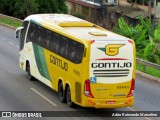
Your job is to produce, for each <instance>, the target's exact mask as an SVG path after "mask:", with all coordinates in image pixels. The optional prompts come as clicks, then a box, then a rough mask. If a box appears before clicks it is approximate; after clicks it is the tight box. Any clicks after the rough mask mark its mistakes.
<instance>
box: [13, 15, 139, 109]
mask: <svg viewBox="0 0 160 120" xmlns="http://www.w3.org/2000/svg"><path fill="white" fill-rule="evenodd" d="M16 38H17V39H20V52H19V64H20V68H21V69H23V70H24V71H26V72H27V73H28V76H29V79H31V80H32V79H34V78H36V79H38V80H39V81H41V82H42V83H44V84H46V85H47V86H49V87H51V88H52V89H53V90H55V91H56V92H58V96H59V99H60V101H61V102H66V103H67V104H68V105H69V106H70V107H73V105H75V104H77V105H80V106H83V107H94V108H121V107H127V106H132V105H133V104H134V86H135V64H136V61H135V60H136V57H135V53H136V51H135V44H134V41H133V40H131V39H129V38H126V37H124V36H121V35H118V34H115V33H113V32H110V31H108V30H106V29H104V28H102V27H100V26H97V25H95V24H93V23H91V22H88V21H85V20H82V19H80V18H77V17H74V16H71V15H67V14H35V15H31V16H28V17H27V18H26V19H25V20H24V21H23V26H22V27H19V28H17V30H16Z"/></svg>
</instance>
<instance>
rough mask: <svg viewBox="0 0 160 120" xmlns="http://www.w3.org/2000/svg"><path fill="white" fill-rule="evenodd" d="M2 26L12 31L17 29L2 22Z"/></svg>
mask: <svg viewBox="0 0 160 120" xmlns="http://www.w3.org/2000/svg"><path fill="white" fill-rule="evenodd" d="M0 25H1V26H4V27H7V28H9V29H12V30H16V28H15V27H13V26H10V25H7V24H5V23H1V22H0Z"/></svg>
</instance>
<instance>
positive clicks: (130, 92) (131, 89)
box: [127, 79, 135, 97]
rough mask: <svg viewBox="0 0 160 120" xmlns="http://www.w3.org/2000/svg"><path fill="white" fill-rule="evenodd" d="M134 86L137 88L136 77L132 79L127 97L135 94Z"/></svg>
mask: <svg viewBox="0 0 160 120" xmlns="http://www.w3.org/2000/svg"><path fill="white" fill-rule="evenodd" d="M134 88H135V79H132V83H131V88H130V91H129V93H128V96H127V97H131V96H133V95H134Z"/></svg>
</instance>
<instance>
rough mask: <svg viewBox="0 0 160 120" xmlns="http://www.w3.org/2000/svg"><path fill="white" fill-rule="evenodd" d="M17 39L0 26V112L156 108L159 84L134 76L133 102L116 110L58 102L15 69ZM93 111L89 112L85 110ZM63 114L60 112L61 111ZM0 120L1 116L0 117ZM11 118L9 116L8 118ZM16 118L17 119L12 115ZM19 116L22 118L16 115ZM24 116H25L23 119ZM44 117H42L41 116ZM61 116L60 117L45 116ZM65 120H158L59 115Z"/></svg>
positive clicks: (159, 100) (49, 91) (159, 102)
mask: <svg viewBox="0 0 160 120" xmlns="http://www.w3.org/2000/svg"><path fill="white" fill-rule="evenodd" d="M18 46H19V41H17V40H16V39H15V38H14V31H13V30H11V29H8V28H5V27H2V26H0V111H79V112H80V113H81V114H82V116H83V113H84V112H81V111H85V112H86V113H88V114H95V115H96V114H98V113H97V111H102V112H104V114H107V111H110V110H112V111H115V112H116V111H160V84H157V83H154V82H152V80H146V79H145V78H142V77H141V76H137V79H136V89H135V105H134V106H133V107H127V108H120V109H98V110H97V109H89V108H82V107H76V108H69V107H68V106H67V104H63V103H61V102H60V101H59V99H58V95H57V93H56V92H54V91H53V90H52V89H50V88H49V87H47V86H45V85H44V84H42V83H41V82H39V81H30V80H28V77H27V74H26V73H25V72H24V71H22V70H21V69H20V68H19V63H18V57H19V54H18V51H19V47H18ZM91 110H92V111H93V112H92V113H90V112H89V111H91ZM61 114H62V116H63V112H62V113H61ZM0 119H1V118H0ZM12 119H13V118H12ZM15 119H18V118H15ZM20 119H22V118H20ZM23 119H26V118H23ZM43 119H44V118H43ZM45 119H47V120H48V119H49V120H50V119H56V120H59V119H62V118H60V117H59V118H45ZM63 119H67V120H72V119H73V120H74V119H76V120H82V119H83V120H84V119H86V120H97V119H98V120H101V119H113V120H121V119H123V120H133V119H134V120H154V119H155V120H156V119H157V120H158V118H149V117H143V118H139V117H136V118H135V117H128V118H126V117H125V118H122V117H114V118H104V117H85V116H84V117H63Z"/></svg>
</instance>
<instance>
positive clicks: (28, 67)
mask: <svg viewBox="0 0 160 120" xmlns="http://www.w3.org/2000/svg"><path fill="white" fill-rule="evenodd" d="M26 71H27V73H28V77H29V79H30V80H31V81H33V80H34V77H33V76H32V75H31V69H30V64H29V62H28V63H27V68H26Z"/></svg>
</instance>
